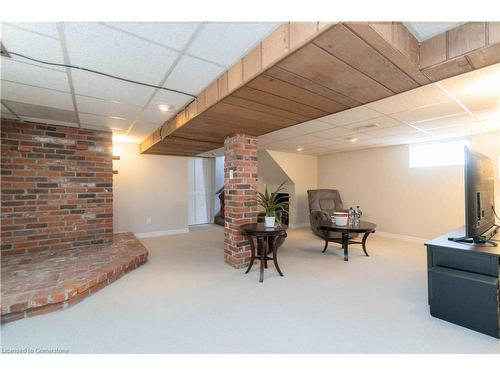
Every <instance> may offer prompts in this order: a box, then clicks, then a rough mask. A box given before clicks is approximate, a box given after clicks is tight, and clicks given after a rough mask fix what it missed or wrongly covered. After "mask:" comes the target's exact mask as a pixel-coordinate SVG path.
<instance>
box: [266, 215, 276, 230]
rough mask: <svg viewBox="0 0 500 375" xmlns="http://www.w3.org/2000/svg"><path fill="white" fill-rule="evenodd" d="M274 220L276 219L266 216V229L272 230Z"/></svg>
mask: <svg viewBox="0 0 500 375" xmlns="http://www.w3.org/2000/svg"><path fill="white" fill-rule="evenodd" d="M275 220H276V218H275V217H274V216H266V227H267V228H273V227H274V221H275Z"/></svg>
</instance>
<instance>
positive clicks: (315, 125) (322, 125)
mask: <svg viewBox="0 0 500 375" xmlns="http://www.w3.org/2000/svg"><path fill="white" fill-rule="evenodd" d="M333 127H334V125H332V124H328V123H326V122H322V121H318V120H311V121H307V122H303V123H301V124H299V125H294V126H290V127H288V128H286V131H289V132H292V133H294V134H300V135H302V134H309V133H314V132H318V131H321V130H327V129H331V128H333Z"/></svg>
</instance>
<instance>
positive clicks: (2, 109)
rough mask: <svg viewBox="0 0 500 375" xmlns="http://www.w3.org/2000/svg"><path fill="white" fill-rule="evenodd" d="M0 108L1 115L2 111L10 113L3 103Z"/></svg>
mask: <svg viewBox="0 0 500 375" xmlns="http://www.w3.org/2000/svg"><path fill="white" fill-rule="evenodd" d="M0 110H1V112H2V115H3V114H4V113H11V112H10V111H9V109H8V108H7V107H6V106H4V105H3V104H2V105H1V107H0Z"/></svg>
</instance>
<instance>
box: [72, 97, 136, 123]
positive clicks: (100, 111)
mask: <svg viewBox="0 0 500 375" xmlns="http://www.w3.org/2000/svg"><path fill="white" fill-rule="evenodd" d="M75 98H76V103H77V107H78V111H79V112H84V113H90V114H94V115H101V116H113V117H121V118H125V119H130V120H133V119H134V118H135V117H136V116H137V115H138V114H139V112H140V111H141V107H138V106H133V105H129V104H123V103H117V102H110V101H106V100H100V99H94V98H89V97H86V96H80V95H76V96H75Z"/></svg>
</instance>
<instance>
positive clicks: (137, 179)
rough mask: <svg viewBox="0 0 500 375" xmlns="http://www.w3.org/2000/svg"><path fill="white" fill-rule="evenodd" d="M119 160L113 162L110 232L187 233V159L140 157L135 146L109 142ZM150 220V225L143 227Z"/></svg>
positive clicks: (157, 156)
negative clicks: (112, 226)
mask: <svg viewBox="0 0 500 375" xmlns="http://www.w3.org/2000/svg"><path fill="white" fill-rule="evenodd" d="M113 148H114V149H116V150H118V152H119V155H120V160H115V161H114V162H113V168H114V169H116V170H118V174H116V175H114V178H113V190H114V196H113V212H114V219H113V223H114V231H115V232H117V233H119V232H133V233H135V234H138V235H149V234H161V233H164V234H169V233H179V232H185V231H187V215H188V160H189V158H186V157H177V156H161V155H141V154H139V145H137V144H131V143H113ZM147 218H151V224H147V223H146V220H147Z"/></svg>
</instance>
